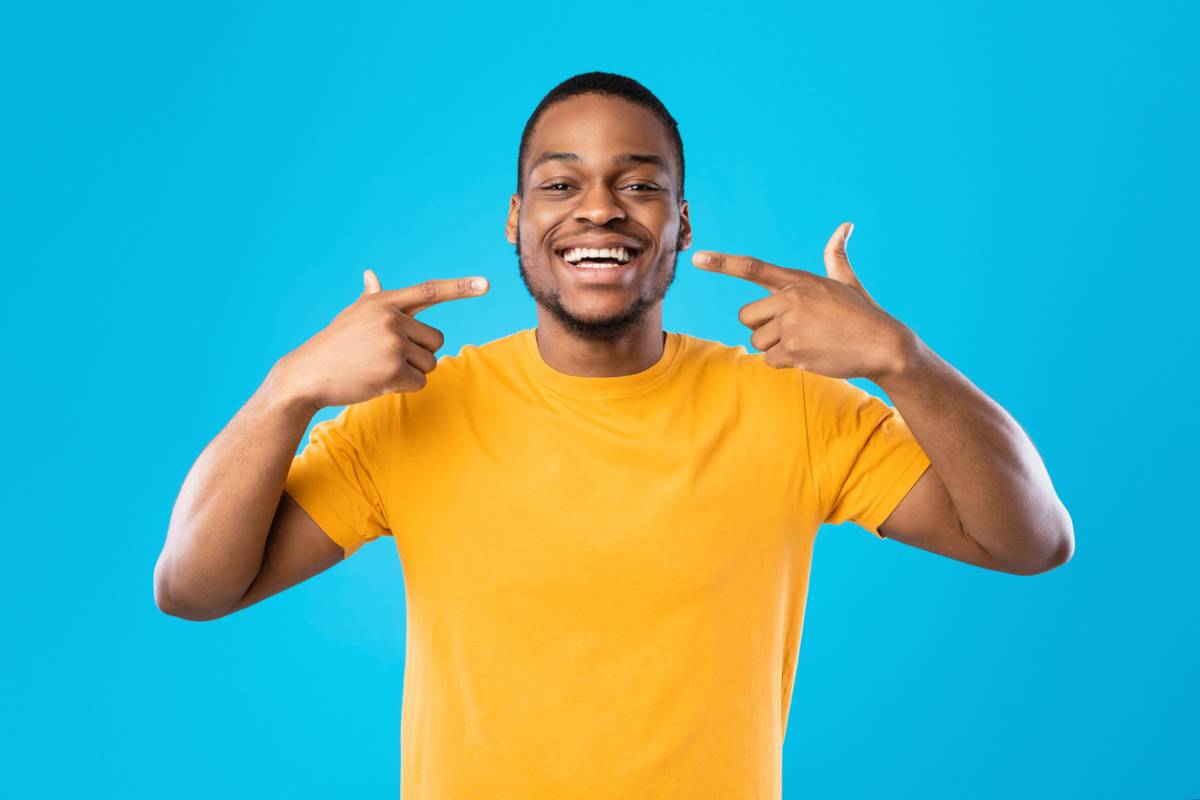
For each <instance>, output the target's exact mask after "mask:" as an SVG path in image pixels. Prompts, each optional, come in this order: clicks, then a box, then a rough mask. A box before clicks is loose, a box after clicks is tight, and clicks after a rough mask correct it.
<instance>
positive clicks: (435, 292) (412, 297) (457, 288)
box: [379, 276, 488, 316]
mask: <svg viewBox="0 0 1200 800" xmlns="http://www.w3.org/2000/svg"><path fill="white" fill-rule="evenodd" d="M487 290H488V280H487V278H484V277H482V276H476V277H474V278H444V279H440V280H428V281H423V282H422V283H418V284H417V285H415V286H408V287H406V288H404V289H390V290H388V291H383V292H380V293H379V294H380V295H381V296H382V297H383V298H384V299H385V300H387V301H388V302H389V303H391V304H392V305H394V306H396V307H397V308H398V309H400V310H401V311H403V312H404V313H406V314H408V315H410V316H412V315H413V314H416V313H417V312H419V311H424V310H425V309H427V308H429V307H430V306H432V305H436V304H437V303H443V302H445V301H447V300H458V299H459V298H462V297H477V296H479V295H481V294H484V293H485V292H487Z"/></svg>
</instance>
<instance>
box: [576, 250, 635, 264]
mask: <svg viewBox="0 0 1200 800" xmlns="http://www.w3.org/2000/svg"><path fill="white" fill-rule="evenodd" d="M563 258H564V259H565V260H567V261H569V262H571V263H572V264H576V263H578V262H580V261H582V260H583V259H585V258H615V259H617V260H618V261H620V262H621V263H622V264H624V263H626V262H627V261H629V251H628V250H626V249H625V248H624V247H606V248H604V249H602V250H597V249H596V248H594V247H572V248H571V249H570V250H564V251H563Z"/></svg>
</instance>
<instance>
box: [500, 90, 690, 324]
mask: <svg viewBox="0 0 1200 800" xmlns="http://www.w3.org/2000/svg"><path fill="white" fill-rule="evenodd" d="M678 168H679V166H678V164H677V163H676V161H675V155H674V149H673V148H672V146H671V140H670V139H669V138H668V134H667V130H666V126H665V125H664V124H663V123H662V121H661V120H659V118H658V117H657V116H655V115H654V114H653V113H652V112H651V111H649V110H648V109H645V108H643V107H642V106H639V105H637V104H635V103H630V102H629V101H627V100H623V99H620V98H614V97H604V96H601V95H592V94H588V95H578V96H575V97H571V98H568V99H566V100H563V101H561V102H558V103H555V104H554V105H552V106H550V108H548V109H547V110H546V111H545V112H544V113H543V114H542V117H541V119H539V120H538V122H537V125H536V127H535V128H534V130H533V133H532V135H531V136H530V139H529V150H528V152H527V154H526V160H525V164H524V169H525V176H524V178H525V182H524V194H523V195H516V194H514V195H513V196H512V199H511V201H510V205H509V214H508V223H507V229H506V234H507V237H508V241H509V242H511V243H513V244H515V245H516V247H517V259H518V263H519V265H520V271H521V279H522V280H523V281H524V282H525V287H526V288H527V289H528V290H529V293H530V294H531V295H533V298H534V300H536V301H537V303H538V304H539V305H540V306H542V307H543V308H545V309H546V310H547V311H549V312H550V313H551V314H553V315H554V317H555V318H556V319H557V320H558V321H559V322H560V323H562V325H563V326H564V327H565V328H567V329H568V330H570V331H572V332H573V333H574V334H575V335H577V336H580V337H583V338H588V339H607V340H611V339H614V338H617V337H618V336H620V335H621V334H622V333H624V332H625V331H627V330H629V329H631V328H633V327H635V326H636V325H637V324H638V323H639V322H640V321H641V319H642V317H643V316H644V315H645V313H646V311H647V310H648V309H650V308H652V307H654V306H655V305H656V304H658V303H661V302H662V298H663V296H664V295H665V294H666V292H667V287H669V286H670V285H671V282H672V281H673V280H674V278H675V263H676V260H677V259H678V254H679V251H681V250H686V249H687V248H689V247H691V238H692V236H691V223H690V221H689V219H688V208H687V201H686V200H681V199H680V198H678V197H676V196H675V183H676V177H677V176H676V170H678ZM580 247H582V248H596V249H607V248H615V247H623V248H624V250H625V254H627V255H628V256H629V257H630V260H629V261H628V262H627V263H625V264H623V265H621V266H609V267H605V266H602V263H603V262H602V261H597V262H594V263H593V265H592V266H590V267H589V266H588V262H586V261H585V262H584V263H582V264H580V265H578V266H576V265H573V264H571V263H570V262H569V261H568V260H567V259H568V258H570V259H572V260H574V259H577V258H578V257H579V256H580V255H581V254H583V253H586V252H587V251H586V250H584V251H579V250H576V248H580ZM572 251H574V252H572ZM622 257H623V256H622Z"/></svg>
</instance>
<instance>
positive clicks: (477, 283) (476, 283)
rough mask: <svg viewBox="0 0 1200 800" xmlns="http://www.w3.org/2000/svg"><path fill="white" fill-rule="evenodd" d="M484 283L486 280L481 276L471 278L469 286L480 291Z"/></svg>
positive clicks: (485, 283)
mask: <svg viewBox="0 0 1200 800" xmlns="http://www.w3.org/2000/svg"><path fill="white" fill-rule="evenodd" d="M486 285H487V281H485V280H484V279H483V278H471V288H472V289H474V290H475V291H477V292H478V291H482V290H483V287H484V286H486Z"/></svg>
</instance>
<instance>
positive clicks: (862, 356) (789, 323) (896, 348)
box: [692, 222, 914, 382]
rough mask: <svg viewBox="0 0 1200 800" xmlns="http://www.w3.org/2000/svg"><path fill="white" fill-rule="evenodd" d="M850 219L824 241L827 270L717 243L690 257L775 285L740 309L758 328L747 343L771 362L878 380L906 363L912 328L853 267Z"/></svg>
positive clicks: (752, 326)
mask: <svg viewBox="0 0 1200 800" xmlns="http://www.w3.org/2000/svg"><path fill="white" fill-rule="evenodd" d="M853 227H854V226H853V225H852V224H851V223H849V222H844V223H842V224H841V225H839V226H838V229H837V230H836V231H834V234H833V236H832V237H831V238H830V239H829V243H828V244H826V245H825V274H826V275H828V276H829V277H827V278H823V277H821V276H820V275H817V274H815V273H812V272H807V271H805V270H800V269H788V268H787V267H777V266H775V265H774V264H768V263H767V262H765V261H762V260H760V259H757V258H754V257H752V256H735V255H728V254H726V253H718V252H714V251H712V250H700V251H698V252H696V253H694V254H693V255H692V264H694V265H695V266H697V267H699V268H700V269H703V270H708V271H709V272H723V273H725V274H727V275H733V276H735V277H738V278H744V279H746V280H749V281H751V282H753V283H757V284H758V285H759V286H762V287H764V288H766V289H769V290H770V291H771V294H770V296H768V297H764V298H762V299H761V300H755V301H754V302H753V303H749V304H747V305H744V306H742V308H741V311H739V312H738V319H739V320H740V321H741V323H742V324H743V325H745V326H747V327H749V328H750V329H751V330H753V331H754V333H753V335H751V337H750V344H752V345H753V346H754V347H755V349H757V350H762V351H764V352H765V353H766V358H765V361H766V363H767V364H768V365H770V366H772V367H775V368H777V369H780V368H784V367H800V368H801V369H806V370H808V371H810V372H816V373H819V374H821V375H826V376H828V377H831V378H869V379H871V380H873V381H876V382H878V381H879V379H880V378H885V377H887V376H889V375H893V374H896V373H898V372H899V371H901V370H902V369H903V368H904V365H905V364H906V362H907V360H908V354H909V352H910V348H911V346H912V340H913V338H914V334H913V333H912V331H911V330H910V329H909V328H908V327H907V326H905V325H904V324H903V323H901V322H900V321H899V320H897V319H896V318H895V317H893V316H892V315H890V314H888V313H887V312H886V311H884V310H883V308H882V307H880V305H879V304H878V303H876V302H875V301H874V300H873V299H872V298H871V295H869V294H867V290H866V289H864V288H863V285H862V283H860V282H859V280H858V277H857V276H856V275H855V274H854V270H853V269H851V268H850V261H849V259H848V258H847V257H846V241H847V240H848V239H849V238H850V231H851V230H852V229H853Z"/></svg>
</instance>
